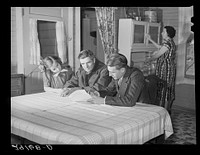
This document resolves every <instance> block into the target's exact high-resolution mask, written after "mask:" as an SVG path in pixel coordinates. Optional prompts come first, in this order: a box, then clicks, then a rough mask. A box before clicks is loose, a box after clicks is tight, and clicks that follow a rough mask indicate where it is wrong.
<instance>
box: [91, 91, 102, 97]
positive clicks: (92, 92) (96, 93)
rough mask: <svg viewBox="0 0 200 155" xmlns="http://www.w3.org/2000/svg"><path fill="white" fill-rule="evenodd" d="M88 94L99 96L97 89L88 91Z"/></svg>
mask: <svg viewBox="0 0 200 155" xmlns="http://www.w3.org/2000/svg"><path fill="white" fill-rule="evenodd" d="M89 94H90V95H91V96H97V97H99V96H100V94H99V92H98V91H90V92H89Z"/></svg>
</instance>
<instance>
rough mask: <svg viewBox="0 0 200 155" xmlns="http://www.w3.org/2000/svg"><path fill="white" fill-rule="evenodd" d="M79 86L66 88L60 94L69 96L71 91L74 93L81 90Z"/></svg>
mask: <svg viewBox="0 0 200 155" xmlns="http://www.w3.org/2000/svg"><path fill="white" fill-rule="evenodd" d="M79 89H80V88H79V87H74V88H64V89H63V91H62V92H61V94H60V96H62V97H65V96H69V95H70V94H71V93H73V92H74V91H76V90H79Z"/></svg>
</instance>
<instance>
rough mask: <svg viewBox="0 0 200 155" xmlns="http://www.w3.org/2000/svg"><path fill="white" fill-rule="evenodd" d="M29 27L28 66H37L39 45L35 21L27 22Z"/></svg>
mask: <svg viewBox="0 0 200 155" xmlns="http://www.w3.org/2000/svg"><path fill="white" fill-rule="evenodd" d="M29 26H30V50H31V55H30V64H33V65H39V63H40V43H39V39H38V31H37V19H30V20H29Z"/></svg>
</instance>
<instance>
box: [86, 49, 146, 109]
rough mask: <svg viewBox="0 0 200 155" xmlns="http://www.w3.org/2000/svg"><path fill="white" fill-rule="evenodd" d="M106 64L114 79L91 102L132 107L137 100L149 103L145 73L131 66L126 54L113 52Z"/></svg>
mask: <svg viewBox="0 0 200 155" xmlns="http://www.w3.org/2000/svg"><path fill="white" fill-rule="evenodd" d="M106 65H107V68H108V71H109V75H110V76H111V77H112V81H111V83H110V84H109V85H108V87H107V88H105V89H104V90H100V91H98V93H96V94H98V95H93V98H92V99H89V100H88V101H89V102H91V103H94V104H107V105H114V106H126V107H132V106H134V105H135V104H136V102H143V103H149V97H148V95H147V92H146V91H145V90H146V88H145V87H146V85H145V81H144V80H145V79H144V76H143V73H142V72H141V71H140V70H139V69H138V68H135V67H129V66H128V65H127V59H126V57H125V56H124V55H122V54H120V53H116V54H112V55H111V56H110V57H109V59H108V60H107V62H106Z"/></svg>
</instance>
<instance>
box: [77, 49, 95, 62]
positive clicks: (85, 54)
mask: <svg viewBox="0 0 200 155" xmlns="http://www.w3.org/2000/svg"><path fill="white" fill-rule="evenodd" d="M86 57H90V59H92V60H93V59H94V57H95V56H94V53H93V52H92V51H90V50H82V51H81V52H80V53H79V55H78V59H84V58H86Z"/></svg>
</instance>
